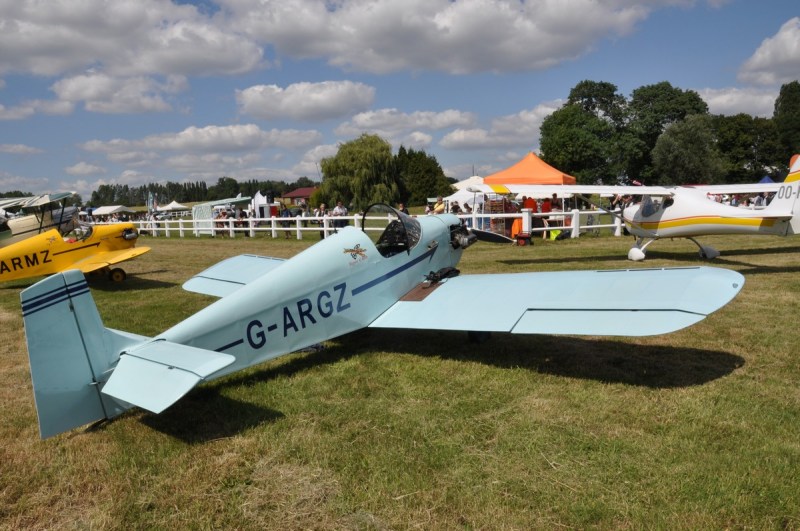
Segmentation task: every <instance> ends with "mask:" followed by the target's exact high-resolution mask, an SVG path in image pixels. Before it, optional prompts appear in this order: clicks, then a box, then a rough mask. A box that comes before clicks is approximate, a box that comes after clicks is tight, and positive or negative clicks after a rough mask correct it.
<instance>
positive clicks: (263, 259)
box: [183, 254, 285, 297]
mask: <svg viewBox="0 0 800 531" xmlns="http://www.w3.org/2000/svg"><path fill="white" fill-rule="evenodd" d="M283 262H285V260H284V259H282V258H270V257H267V256H257V255H254V254H242V255H239V256H234V257H231V258H228V259H226V260H223V261H221V262H219V263H217V264H214V265H213V266H211V267H209V268H208V269H206V270H205V271H203V272H201V273H198V274H197V275H195V276H193V277H192V278H190V279H189V280H187V281H186V282H184V283H183V289H185V290H187V291H194V292H196V293H202V294H204V295H212V296H214V297H224V296H225V295H229V294H231V293H233V292H234V291H236V290H238V289H239V288H241V287H242V286H246V285H247V284H249V283H250V282H252V281H253V280H255V279H257V278H259V277H260V276H262V275H266V274H267V273H269V272H270V271H272V270H273V269H275V268H276V267H278V266H279V265H281V264H282V263H283Z"/></svg>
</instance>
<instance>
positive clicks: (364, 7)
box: [222, 0, 685, 74]
mask: <svg viewBox="0 0 800 531" xmlns="http://www.w3.org/2000/svg"><path fill="white" fill-rule="evenodd" d="M222 3H223V4H224V5H225V6H226V7H227V8H228V9H229V10H230V12H231V14H232V24H233V25H234V27H236V28H239V29H241V31H243V32H244V33H246V34H247V35H250V36H252V37H253V38H254V39H257V40H259V41H263V42H269V43H272V44H273V45H274V47H275V48H276V50H277V51H278V52H279V53H282V54H286V55H289V56H292V57H296V58H308V57H317V58H326V59H327V60H328V62H329V63H330V64H331V65H334V66H337V67H341V68H345V69H352V70H359V71H367V72H374V73H387V72H394V71H399V70H404V69H411V70H436V71H443V72H448V73H454V74H464V73H474V72H507V71H530V70H539V69H543V68H548V67H550V66H553V65H555V64H558V63H561V62H563V61H567V60H571V59H574V58H576V57H578V56H580V55H582V54H584V53H586V52H588V51H589V50H590V49H591V48H592V46H593V45H594V43H595V42H597V41H598V40H599V39H603V38H607V37H611V36H618V35H625V34H627V33H629V32H630V31H632V30H633V28H634V26H635V24H636V23H637V22H639V21H641V20H642V19H644V18H645V17H646V16H647V15H648V13H649V12H650V11H651V10H652V9H656V8H658V7H659V6H669V5H674V4H681V3H685V2H682V1H681V0H661V1H654V2H649V3H648V4H647V5H648V6H649V7H645V6H642V5H641V2H633V1H616V2H597V1H595V0H560V1H553V0H529V1H527V2H519V1H518V0H461V1H458V2H452V1H450V0H407V1H405V2H395V1H393V0H339V1H337V2H335V3H330V2H324V3H323V2H313V1H304V0H297V1H294V2H291V1H282V2H268V3H265V2H262V1H260V0H223V2H222ZM578 14H579V15H578ZM576 15H577V16H576ZM432 50H435V51H436V52H435V53H432Z"/></svg>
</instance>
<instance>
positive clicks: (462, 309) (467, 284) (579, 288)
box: [369, 267, 744, 336]
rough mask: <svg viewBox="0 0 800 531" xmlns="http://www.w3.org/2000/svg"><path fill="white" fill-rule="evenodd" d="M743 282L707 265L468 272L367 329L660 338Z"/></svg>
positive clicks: (421, 291) (419, 293)
mask: <svg viewBox="0 0 800 531" xmlns="http://www.w3.org/2000/svg"><path fill="white" fill-rule="evenodd" d="M743 284H744V277H743V276H742V275H740V274H739V273H737V272H735V271H731V270H727V269H719V268H710V267H687V268H674V269H635V270H627V271H623V270H614V271H560V272H544V273H514V274H499V275H465V276H459V277H455V278H450V279H447V280H446V281H443V282H441V283H439V284H433V285H432V286H431V287H428V288H427V289H426V288H425V287H424V285H420V286H418V287H417V289H415V290H412V291H411V292H410V293H409V294H408V295H406V296H405V297H404V298H403V299H401V300H400V301H398V302H397V303H395V304H394V305H393V306H392V307H390V308H389V309H388V310H387V311H386V312H384V313H383V314H382V315H381V316H380V317H378V318H377V319H376V320H375V321H374V322H372V323H371V324H370V325H369V326H370V327H373V328H417V329H438V330H466V331H480V332H511V333H516V334H571V335H620V336H647V335H656V334H664V333H667V332H672V331H674V330H680V329H681V328H684V327H687V326H689V325H691V324H694V323H696V322H698V321H700V320H702V319H703V318H705V317H706V316H707V315H708V314H710V313H711V312H713V311H715V310H716V309H718V308H720V307H721V306H723V305H725V304H727V303H728V302H729V301H730V300H731V299H732V298H733V297H734V296H735V295H736V294H737V293H738V292H739V290H740V289H741V288H742V285H743Z"/></svg>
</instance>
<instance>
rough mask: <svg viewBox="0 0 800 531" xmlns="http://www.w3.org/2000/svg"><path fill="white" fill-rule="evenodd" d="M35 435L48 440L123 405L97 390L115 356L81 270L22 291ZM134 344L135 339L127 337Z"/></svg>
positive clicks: (115, 412) (115, 411) (109, 415)
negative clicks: (37, 429) (34, 409)
mask: <svg viewBox="0 0 800 531" xmlns="http://www.w3.org/2000/svg"><path fill="white" fill-rule="evenodd" d="M20 298H21V302H22V315H23V320H24V322H25V340H26V342H27V346H28V358H29V361H30V367H31V378H32V380H33V392H34V398H35V400H36V410H37V413H38V416H39V433H40V435H41V437H42V438H43V439H44V438H47V437H51V436H53V435H56V434H58V433H61V432H63V431H67V430H70V429H72V428H75V427H78V426H82V425H84V424H87V423H89V422H93V421H96V420H101V419H105V418H112V417H114V416H116V415H119V414H120V413H121V412H122V411H124V410H125V409H126V407H125V406H124V405H121V404H119V403H116V402H115V401H113V400H112V399H110V398H108V397H104V396H103V395H101V394H100V389H99V387H100V386H99V385H98V384H99V382H101V381H103V380H104V378H105V377H107V374H106V373H107V371H108V369H109V368H111V366H112V365H113V363H115V362H116V359H117V358H118V354H117V353H118V352H119V350H117V347H118V345H114V344H112V343H116V342H117V340H115V338H114V337H112V336H116V334H111V333H109V332H110V331H107V330H106V329H105V328H104V327H103V323H102V321H101V319H100V314H99V313H98V312H97V307H96V306H95V304H94V300H93V299H92V296H91V294H90V292H89V286H88V284H87V283H86V279H85V278H84V276H83V273H81V272H80V271H75V270H72V271H66V272H64V273H58V274H55V275H52V276H50V277H47V278H45V279H44V280H42V281H40V282H37V283H36V284H34V285H33V286H31V287H29V288H27V289H25V290H24V291H23V292H22V294H21V295H20ZM130 341H131V342H134V338H133V337H131V338H130Z"/></svg>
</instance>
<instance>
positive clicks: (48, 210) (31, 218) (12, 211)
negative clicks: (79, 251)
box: [0, 192, 78, 247]
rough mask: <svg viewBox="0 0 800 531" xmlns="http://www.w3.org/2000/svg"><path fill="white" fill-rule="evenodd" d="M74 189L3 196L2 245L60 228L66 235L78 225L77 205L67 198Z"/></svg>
mask: <svg viewBox="0 0 800 531" xmlns="http://www.w3.org/2000/svg"><path fill="white" fill-rule="evenodd" d="M74 195H76V193H75V192H59V193H55V194H42V195H37V196H30V197H13V198H3V199H0V247H2V246H6V245H10V244H12V243H16V242H19V241H22V240H24V239H26V238H30V237H31V236H34V235H36V234H41V233H43V232H47V231H49V230H51V229H57V230H58V232H59V233H60V234H62V235H63V234H67V233H68V232H69V231H71V230H73V229H74V228H76V227H77V226H78V209H77V207H68V206H66V205H65V200H66V199H69V198H70V197H73V196H74Z"/></svg>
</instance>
